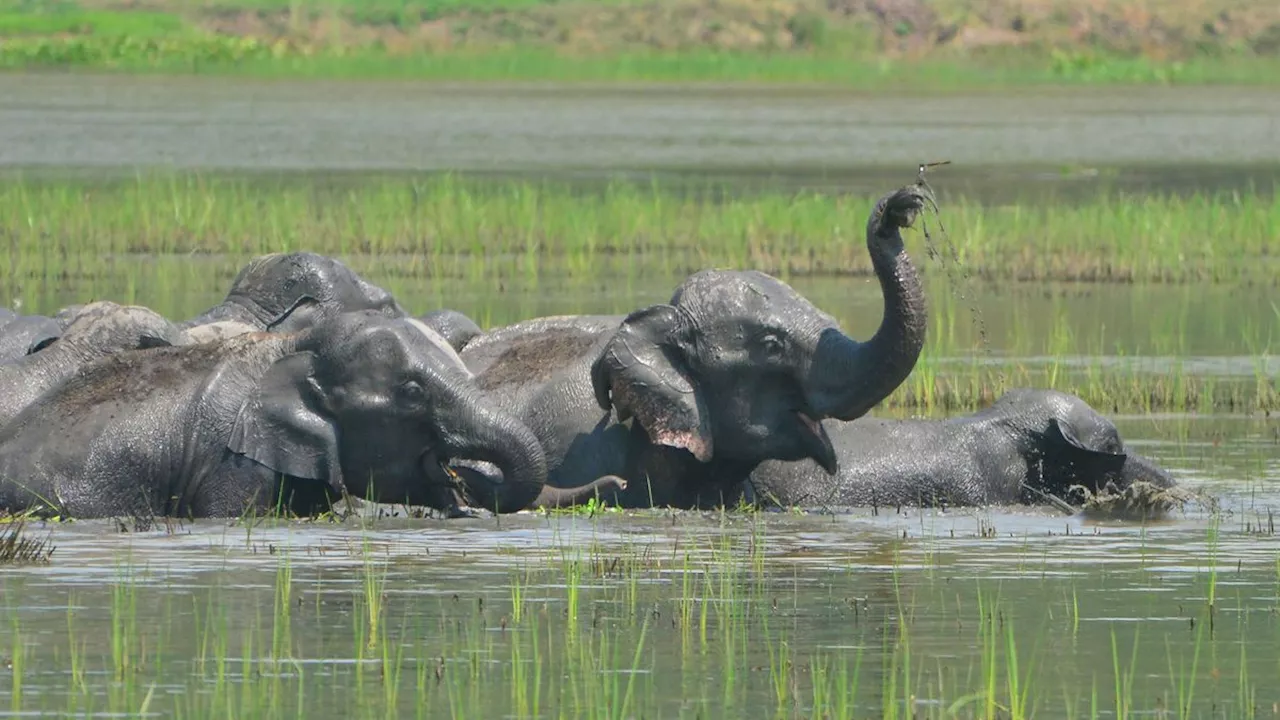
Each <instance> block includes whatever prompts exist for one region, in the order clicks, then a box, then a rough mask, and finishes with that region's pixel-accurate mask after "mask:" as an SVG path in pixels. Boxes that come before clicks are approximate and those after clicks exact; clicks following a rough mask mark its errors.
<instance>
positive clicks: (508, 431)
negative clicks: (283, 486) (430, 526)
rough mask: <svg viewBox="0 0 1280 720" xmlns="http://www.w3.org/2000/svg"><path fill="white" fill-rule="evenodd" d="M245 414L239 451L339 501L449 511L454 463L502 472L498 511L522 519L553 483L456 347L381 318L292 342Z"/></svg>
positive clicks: (346, 321) (347, 321) (328, 326)
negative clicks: (518, 513)
mask: <svg viewBox="0 0 1280 720" xmlns="http://www.w3.org/2000/svg"><path fill="white" fill-rule="evenodd" d="M294 338H295V340H294V346H293V348H292V352H289V353H287V354H285V355H284V356H283V357H281V358H280V359H279V360H276V361H275V362H274V364H272V366H271V367H270V368H269V369H268V370H267V371H266V373H265V375H264V376H263V377H262V380H261V381H260V383H259V385H258V387H257V389H256V392H254V393H253V395H252V396H251V397H250V399H249V400H248V401H247V402H246V403H245V405H244V406H243V407H242V408H241V410H240V413H239V415H238V417H237V419H236V422H235V425H234V428H233V431H232V435H231V441H230V443H229V445H230V448H231V450H232V451H233V452H236V453H239V454H242V455H245V456H247V457H249V458H250V459H252V460H255V461H257V462H259V463H262V464H263V465H266V466H267V467H269V468H271V469H273V470H275V471H277V472H280V473H283V474H286V475H290V476H293V477H298V478H303V479H311V480H317V481H322V482H326V483H328V484H329V485H330V487H331V488H332V489H333V490H334V491H335V492H338V493H341V492H344V491H345V492H349V493H351V494H353V495H355V496H358V497H362V498H366V499H371V500H375V501H378V502H397V503H407V504H413V505H428V506H432V507H435V508H438V509H442V510H444V509H450V508H452V507H453V506H454V504H455V500H456V492H457V488H456V486H457V483H456V478H455V476H454V475H453V473H452V472H451V471H450V470H449V469H448V467H447V465H446V463H447V462H448V461H449V460H450V459H451V458H454V457H461V458H471V459H477V460H483V461H487V462H492V463H493V464H494V465H496V466H498V468H499V469H500V470H501V471H502V475H503V479H504V481H503V483H502V487H501V490H500V491H498V492H496V493H495V494H494V495H493V497H491V498H490V501H491V504H492V505H493V506H494V507H490V508H489V509H491V510H496V509H499V508H501V509H520V508H523V507H524V506H526V505H528V504H529V503H530V502H532V501H533V500H534V499H536V498H537V496H538V493H539V492H540V491H541V490H542V487H543V485H544V484H545V482H546V476H547V466H546V459H545V457H544V455H543V451H542V446H541V445H540V444H539V443H538V440H537V438H536V437H535V436H534V435H533V433H532V432H531V431H530V430H529V429H528V428H526V427H525V426H524V424H523V423H521V422H520V421H519V420H517V419H515V418H514V417H512V416H511V415H508V414H505V413H503V412H501V411H500V410H498V409H497V408H496V407H495V406H494V405H493V404H492V403H490V402H489V401H487V400H486V399H485V398H484V397H483V396H482V395H481V394H480V392H479V391H478V389H477V388H476V386H475V384H474V381H473V380H472V378H471V376H470V374H469V373H467V371H466V368H465V367H464V366H463V365H462V363H461V361H460V360H459V359H458V356H457V354H456V353H455V352H453V350H452V348H450V347H449V345H448V343H447V342H445V341H444V340H443V339H442V338H440V337H439V336H438V335H436V334H435V333H434V332H433V331H431V330H430V329H429V328H426V327H425V326H423V325H422V324H421V323H418V322H417V321H414V320H411V319H407V318H389V317H386V316H385V315H383V314H382V313H379V312H377V311H372V310H364V311H360V312H349V313H341V314H337V315H333V316H330V317H326V318H324V319H322V320H321V321H320V322H319V323H318V324H317V325H315V326H314V327H312V328H310V329H308V330H306V331H303V332H300V333H297V334H296V335H295V336H294Z"/></svg>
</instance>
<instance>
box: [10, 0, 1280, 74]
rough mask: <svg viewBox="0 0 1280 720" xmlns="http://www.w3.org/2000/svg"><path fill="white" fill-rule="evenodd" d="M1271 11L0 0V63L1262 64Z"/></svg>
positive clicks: (633, 67) (964, 0)
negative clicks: (138, 2)
mask: <svg viewBox="0 0 1280 720" xmlns="http://www.w3.org/2000/svg"><path fill="white" fill-rule="evenodd" d="M1278 49H1280V9H1277V8H1275V7H1272V6H1271V5H1269V4H1267V3H1262V2H1257V3H1244V4H1241V3H1239V2H1230V3H1229V2H1226V1H1225V0H1214V1H1213V2H1208V3H1205V2H1196V3H1192V2H1190V1H1189V0H1188V1H1187V2H1175V1H1172V0H1166V1H1165V2H1161V3H1156V4H1154V5H1152V6H1151V7H1144V8H1142V9H1140V10H1139V9H1135V8H1134V7H1132V5H1131V4H1125V3H1124V2H1121V0H1112V1H1108V2H1098V3H1092V4H1090V5H1089V6H1088V7H1085V6H1083V5H1081V4H1080V3H1074V2H1069V0H1038V1H1037V2H1021V3H1016V4H1015V3H1006V2H1003V1H1002V0H982V1H979V0H896V1H895V2H888V1H887V0H872V1H870V2H865V3H859V2H823V3H819V2H809V1H808V0H733V1H732V2H721V3H710V4H709V3H702V2H695V1H694V0H669V1H665V2H642V1H640V0H562V1H561V2H540V1H539V0H448V1H445V2H430V3H426V2H414V1H413V0H378V1H375V2H367V3H366V2H360V3H356V2H348V1H346V0H340V1H337V2H333V1H328V2H326V1H325V0H290V1H288V2H286V1H284V0H211V1H210V2H205V3H201V4H190V3H180V2H178V1H177V0H153V1H152V2H149V3H147V4H146V5H145V6H142V7H139V6H135V5H133V4H126V3H124V2H117V1H116V0H81V1H80V2H78V3H77V2H69V1H66V0H59V1H56V2H39V3H37V2H31V1H30V0H5V2H2V3H0V67H6V68H12V69H32V68H54V67H71V68H84V69H95V70H116V71H126V72H140V71H146V72H178V73H187V72H199V73H243V74H250V75H258V76H301V77H396V78H423V79H447V80H563V81H579V80H593V81H613V80H619V81H622V80H625V81H744V82H790V83H822V84H838V85H847V86H854V87H865V88H881V87H884V88H917V89H935V90H942V89H954V88H958V87H970V88H973V87H1000V86H1016V85H1026V84H1044V83H1103V84H1108V83H1243V84H1273V83H1275V82H1277V80H1276V79H1277V78H1280V57H1277V50H1278Z"/></svg>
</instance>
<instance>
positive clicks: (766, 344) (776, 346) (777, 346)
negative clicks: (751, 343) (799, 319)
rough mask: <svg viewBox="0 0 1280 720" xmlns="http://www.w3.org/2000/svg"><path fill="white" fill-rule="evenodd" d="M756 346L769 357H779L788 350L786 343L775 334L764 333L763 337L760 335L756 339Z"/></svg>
mask: <svg viewBox="0 0 1280 720" xmlns="http://www.w3.org/2000/svg"><path fill="white" fill-rule="evenodd" d="M756 344H757V345H759V346H760V349H761V350H763V351H764V352H765V354H766V355H768V356H769V357H777V356H779V355H781V354H782V353H783V351H784V350H786V343H784V342H783V341H782V339H781V338H779V337H778V336H777V335H774V334H773V333H764V334H763V335H760V336H759V337H757V338H756Z"/></svg>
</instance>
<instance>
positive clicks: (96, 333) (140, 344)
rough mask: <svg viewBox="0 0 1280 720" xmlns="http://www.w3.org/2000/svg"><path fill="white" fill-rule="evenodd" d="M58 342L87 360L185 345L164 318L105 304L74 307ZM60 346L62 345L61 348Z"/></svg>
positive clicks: (138, 308) (141, 309)
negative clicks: (123, 352)
mask: <svg viewBox="0 0 1280 720" xmlns="http://www.w3.org/2000/svg"><path fill="white" fill-rule="evenodd" d="M65 318H66V322H67V323H68V324H67V329H66V332H65V334H64V335H63V336H62V338H61V339H60V340H59V341H58V342H59V343H60V344H61V343H66V344H67V345H68V346H74V347H75V348H77V349H78V350H79V351H80V352H81V354H83V355H84V356H85V357H86V359H89V358H95V357H99V356H101V355H103V354H106V353H111V352H116V351H121V350H140V349H146V348H153V347H167V346H170V345H180V344H182V340H183V336H182V331H181V330H179V329H178V328H177V326H175V325H174V324H173V323H171V322H169V321H168V320H167V319H166V318H164V317H163V316H162V315H160V314H158V313H156V312H155V311H153V310H150V309H149V308H145V307H141V306H139V305H118V304H116V303H113V302H110V301H107V300H102V301H98V302H92V303H89V304H87V305H78V306H75V310H74V312H70V313H68V314H67V315H66V316H65ZM60 346H61V345H60Z"/></svg>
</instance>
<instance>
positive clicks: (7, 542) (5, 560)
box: [0, 518, 57, 565]
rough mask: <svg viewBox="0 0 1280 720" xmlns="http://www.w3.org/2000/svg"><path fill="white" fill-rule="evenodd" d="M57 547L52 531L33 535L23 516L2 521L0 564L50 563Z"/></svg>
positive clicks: (0, 525)
mask: <svg viewBox="0 0 1280 720" xmlns="http://www.w3.org/2000/svg"><path fill="white" fill-rule="evenodd" d="M56 549H57V548H56V547H55V546H54V545H53V541H52V533H49V534H48V535H46V536H44V537H43V538H33V537H31V533H30V531H29V530H28V527H27V521H26V520H25V519H23V518H18V519H16V520H13V521H9V522H0V565H26V564H41V565H42V564H48V562H49V559H50V558H51V557H52V555H53V553H54V551H55V550H56Z"/></svg>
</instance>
